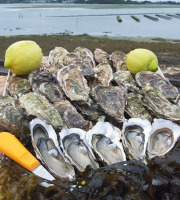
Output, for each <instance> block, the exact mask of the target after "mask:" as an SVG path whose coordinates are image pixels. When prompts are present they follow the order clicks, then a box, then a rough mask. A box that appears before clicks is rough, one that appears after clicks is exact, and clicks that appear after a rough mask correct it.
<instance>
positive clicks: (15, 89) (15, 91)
mask: <svg viewBox="0 0 180 200" xmlns="http://www.w3.org/2000/svg"><path fill="white" fill-rule="evenodd" d="M8 82H9V83H8V87H7V90H8V91H9V93H10V95H12V96H20V95H21V94H25V93H28V92H30V91H31V86H30V84H29V82H28V80H27V79H25V78H21V77H18V76H11V77H10V78H9V81H8Z"/></svg>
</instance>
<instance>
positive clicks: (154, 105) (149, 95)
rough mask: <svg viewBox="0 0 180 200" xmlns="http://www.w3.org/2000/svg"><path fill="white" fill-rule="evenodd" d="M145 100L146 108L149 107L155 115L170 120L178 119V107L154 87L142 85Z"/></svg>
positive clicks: (179, 108)
mask: <svg viewBox="0 0 180 200" xmlns="http://www.w3.org/2000/svg"><path fill="white" fill-rule="evenodd" d="M143 92H144V93H145V101H146V106H147V107H148V109H151V110H152V111H153V112H154V113H155V115H156V116H157V117H163V118H165V119H170V120H180V107H179V106H178V104H173V103H171V102H170V101H168V100H167V98H166V97H165V96H164V95H163V94H162V93H161V92H160V91H159V90H158V89H156V88H153V87H151V86H147V85H146V86H144V87H143Z"/></svg>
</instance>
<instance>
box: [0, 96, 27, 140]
mask: <svg viewBox="0 0 180 200" xmlns="http://www.w3.org/2000/svg"><path fill="white" fill-rule="evenodd" d="M2 131H8V132H11V133H13V134H14V135H16V137H19V138H21V139H23V137H26V135H25V134H28V131H29V129H28V122H27V120H26V119H25V116H24V114H23V110H22V109H20V107H19V106H18V105H17V102H16V101H15V100H14V99H13V98H12V97H10V96H0V132H2Z"/></svg>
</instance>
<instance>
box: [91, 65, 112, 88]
mask: <svg viewBox="0 0 180 200" xmlns="http://www.w3.org/2000/svg"><path fill="white" fill-rule="evenodd" d="M94 72H95V73H96V75H95V78H96V79H97V82H98V83H99V84H100V85H102V86H105V87H108V86H109V84H110V82H111V80H112V79H113V72H112V68H111V66H110V65H109V64H108V63H101V64H99V65H97V66H96V67H95V68H94Z"/></svg>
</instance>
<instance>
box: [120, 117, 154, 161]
mask: <svg viewBox="0 0 180 200" xmlns="http://www.w3.org/2000/svg"><path fill="white" fill-rule="evenodd" d="M150 132H151V123H150V122H149V121H148V120H146V119H140V118H131V119H129V120H128V121H127V122H124V124H123V129H122V142H123V146H124V150H125V152H126V155H127V156H128V157H129V158H130V159H137V160H139V159H141V160H144V159H145V156H146V147H147V142H148V139H149V136H150Z"/></svg>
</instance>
